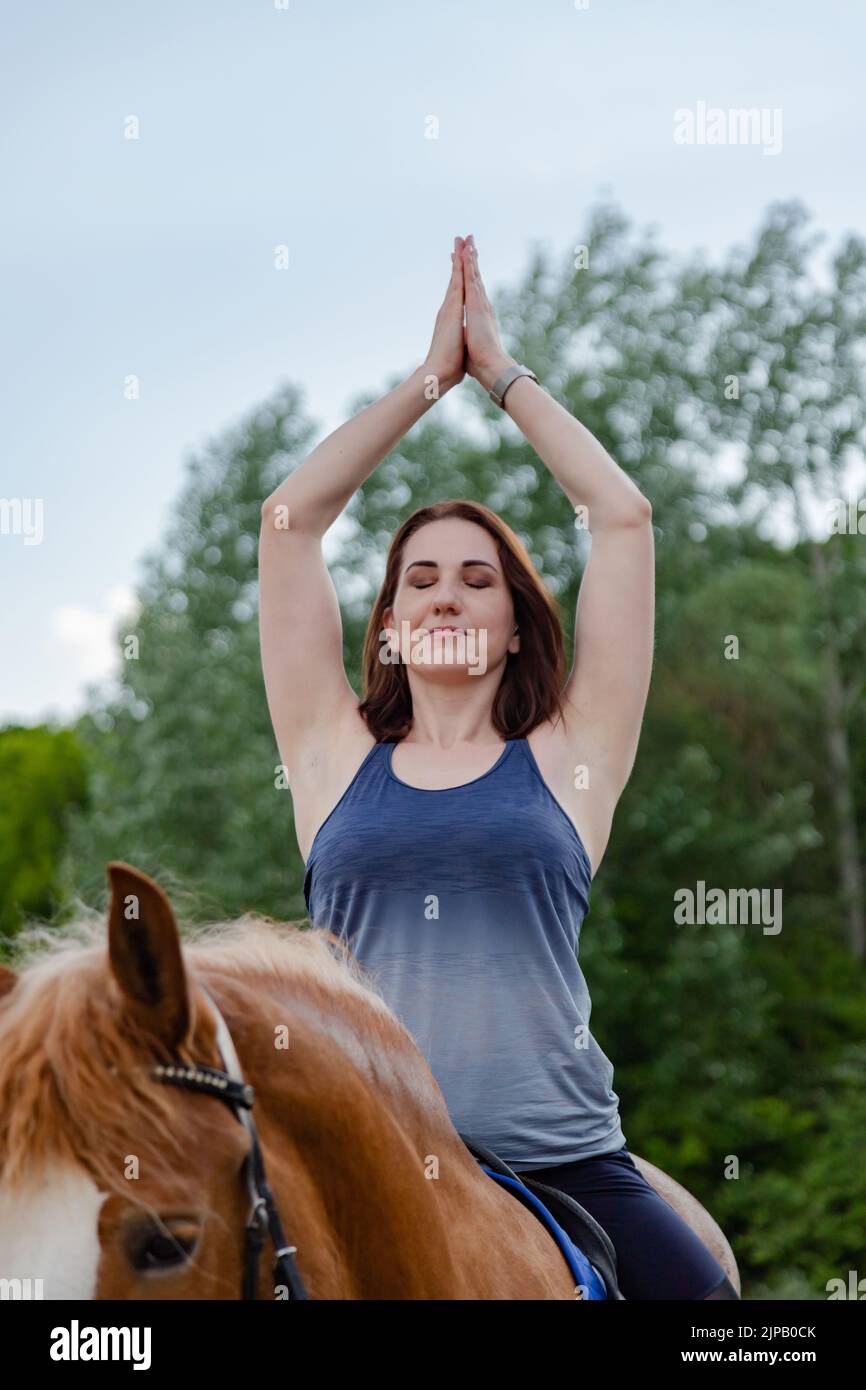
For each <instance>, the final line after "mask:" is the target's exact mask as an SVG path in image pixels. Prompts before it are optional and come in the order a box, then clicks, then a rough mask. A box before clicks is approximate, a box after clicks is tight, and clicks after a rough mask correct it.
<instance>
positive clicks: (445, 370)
mask: <svg viewBox="0 0 866 1390" xmlns="http://www.w3.org/2000/svg"><path fill="white" fill-rule="evenodd" d="M464 318H465V322H464ZM513 363H514V358H513V357H510V356H509V355H508V353H507V352H506V351H505V349H504V348H503V346H502V341H501V339H500V337H499V328H498V326H497V323H496V314H495V312H494V309H493V305H492V304H491V303H490V300H489V299H488V297H487V291H486V289H485V288H484V281H483V280H482V278H481V271H480V270H479V268H478V252H477V250H476V249H475V240H474V237H472V236H471V235H470V236H468V237H465V238H464V237H455V238H454V250H453V251H452V253H451V280H450V281H449V284H448V289H447V290H446V292H445V298H444V300H443V302H442V307H441V308H440V310H439V313H438V314H437V315H436V325H435V328H434V330H433V341H432V343H431V344H430V350H429V352H428V354H427V358H426V361H425V364H424V367H425V371H426V372H427V373H429V374H431V375H434V376H436V377H437V379H438V381H439V383H440V389H442V390H449V389H450V388H451V387H452V386H456V385H457V384H458V383H459V382H461V381H462V380H463V377H464V375H466V374H467V373H468V375H469V376H471V377H473V378H474V379H475V381H477V382H479V383H480V385H481V386H483V387H484V389H485V391H489V390H490V388H491V386H492V385H493V383H494V381H495V380H496V378H497V377H498V376H499V374H500V372H503V371H504V370H505V368H506V367H508V366H511V365H512V364H513Z"/></svg>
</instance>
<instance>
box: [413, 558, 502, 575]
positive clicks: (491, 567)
mask: <svg viewBox="0 0 866 1390" xmlns="http://www.w3.org/2000/svg"><path fill="white" fill-rule="evenodd" d="M416 565H424V566H426V567H427V568H428V569H438V568H439V562H438V560H413V561H412V563H411V565H407V566H406V569H405V571H404V573H406V574H408V573H409V571H410V570H411V569H414V568H415V566H416ZM467 565H484V566H485V568H487V569H489V570H493V571H494V573H495V571H496V566H495V565H491V564H490V563H489V561H487V560H464V561H463V562H462V567H463V568H464V569H465V568H466V566H467Z"/></svg>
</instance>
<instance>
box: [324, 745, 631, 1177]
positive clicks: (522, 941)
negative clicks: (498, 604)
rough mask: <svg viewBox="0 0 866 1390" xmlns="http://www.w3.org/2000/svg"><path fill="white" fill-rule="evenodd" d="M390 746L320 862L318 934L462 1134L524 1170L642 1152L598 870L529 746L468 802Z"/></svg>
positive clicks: (377, 752)
mask: <svg viewBox="0 0 866 1390" xmlns="http://www.w3.org/2000/svg"><path fill="white" fill-rule="evenodd" d="M395 746H396V745H395V744H393V743H376V744H374V745H373V747H372V748H371V749H370V751H369V753H368V754H367V756H366V758H365V759H364V761H363V762H362V764H361V766H360V767H359V769H358V771H357V772H356V773H355V776H354V777H353V779H352V781H351V783H350V784H349V786H348V787H347V789H346V791H345V792H344V793H343V795H342V797H341V798H340V800H339V801H338V802H337V805H336V806H335V807H334V809H333V811H332V812H331V813H330V815H329V816H328V818H327V819H326V820H325V821H324V822H323V824H322V825H321V826H320V828H319V830H318V832H317V834H316V837H315V839H314V840H313V844H312V847H311V849H310V856H309V859H308V860H307V866H306V873H305V876H304V898H305V900H306V904H307V910H308V912H309V915H310V921H311V923H312V924H313V926H316V927H328V928H329V929H330V930H331V931H332V932H334V933H335V934H336V935H337V936H340V937H342V938H343V940H345V941H346V942H347V944H348V945H349V947H350V949H351V951H352V952H353V954H354V955H355V956H356V957H357V959H358V960H360V961H361V963H362V964H363V965H364V966H366V968H367V969H368V970H369V971H370V972H371V973H372V974H373V976H374V978H375V981H376V984H377V986H378V988H379V990H380V991H381V993H382V995H383V996H384V998H385V1000H386V1002H387V1003H388V1004H389V1005H390V1007H391V1009H392V1010H393V1011H394V1012H395V1013H396V1014H397V1016H398V1018H399V1019H400V1021H401V1022H402V1023H403V1024H404V1026H405V1027H406V1028H407V1029H408V1030H409V1032H410V1033H411V1034H412V1036H413V1037H414V1039H415V1041H416V1043H417V1044H418V1046H419V1048H420V1049H421V1052H422V1053H423V1054H424V1057H425V1058H426V1060H427V1063H428V1065H429V1067H430V1070H431V1071H432V1073H433V1075H434V1076H435V1078H436V1080H437V1082H438V1083H439V1087H440V1089H441V1091H442V1094H443V1096H444V1098H445V1103H446V1105H447V1106H448V1110H449V1113H450V1115H451V1119H452V1122H453V1124H454V1126H455V1128H456V1129H458V1130H459V1131H460V1132H461V1133H463V1134H466V1135H467V1136H468V1137H469V1138H472V1139H477V1140H480V1142H481V1143H482V1144H486V1145H488V1146H489V1147H490V1148H491V1149H493V1150H494V1151H495V1152H496V1153H497V1154H499V1156H500V1158H503V1159H504V1160H505V1162H506V1163H508V1164H510V1165H511V1166H512V1167H513V1168H515V1169H530V1168H547V1167H550V1166H552V1165H554V1164H560V1163H568V1162H570V1161H571V1160H573V1159H578V1158H591V1157H593V1156H594V1155H597V1154H606V1153H613V1152H615V1151H616V1150H617V1149H620V1148H622V1146H623V1144H625V1142H626V1140H625V1135H624V1134H623V1131H622V1128H621V1126H620V1119H619V1097H618V1096H617V1095H616V1092H615V1091H613V1090H612V1089H611V1083H612V1081H613V1066H612V1064H611V1063H610V1062H609V1061H608V1059H607V1057H606V1056H605V1054H604V1052H602V1050H601V1048H600V1047H599V1045H598V1044H597V1042H596V1041H595V1039H594V1038H593V1037H592V1035H591V1034H590V1032H589V1015H590V1009H591V1003H590V998H589V991H588V989H587V987H586V981H585V980H584V977H583V972H582V970H581V968H580V964H579V962H578V950H579V937H580V928H581V924H582V922H583V919H584V917H585V916H586V913H587V911H588V909H589V898H590V891H591V887H592V875H591V866H590V862H589V858H588V855H587V853H586V849H585V848H584V845H583V842H582V840H581V838H580V836H579V835H578V832H577V830H576V828H575V826H574V825H573V823H572V821H571V819H570V818H569V817H568V816H567V815H566V813H565V811H564V809H563V807H562V806H561V805H560V804H559V802H558V801H557V800H556V798H555V797H554V795H553V793H552V792H551V791H550V789H549V787H548V786H547V783H546V782H545V780H544V778H543V776H542V774H541V770H540V768H539V766H538V763H537V762H536V759H535V756H534V754H533V752H532V749H531V748H530V746H529V743H528V742H527V740H526V739H525V738H518V739H510V740H509V741H508V742H506V744H505V747H504V748H503V750H502V753H501V755H500V757H499V759H498V760H497V762H496V763H495V764H494V766H493V767H492V768H491V769H490V770H489V772H486V773H484V775H483V776H481V777H477V778H475V780H474V781H472V782H466V783H464V784H463V785H462V786H459V787H448V788H444V789H426V788H420V787H411V786H409V785H408V784H407V783H406V782H402V781H400V779H399V778H398V777H397V776H396V775H395V774H394V772H393V771H392V768H391V759H392V756H393V752H394V748H395Z"/></svg>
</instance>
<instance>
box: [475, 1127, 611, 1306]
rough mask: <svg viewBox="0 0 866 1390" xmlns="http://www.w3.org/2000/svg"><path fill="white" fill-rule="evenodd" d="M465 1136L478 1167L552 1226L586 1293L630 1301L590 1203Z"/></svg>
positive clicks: (587, 1295)
mask: <svg viewBox="0 0 866 1390" xmlns="http://www.w3.org/2000/svg"><path fill="white" fill-rule="evenodd" d="M458 1133H459V1130H458ZM460 1138H461V1139H462V1140H463V1143H464V1144H465V1145H466V1148H467V1149H468V1150H469V1152H470V1153H471V1155H472V1157H473V1158H474V1159H475V1161H476V1163H477V1164H478V1166H479V1167H480V1168H482V1169H483V1170H484V1171H485V1172H486V1173H487V1174H488V1175H489V1176H490V1177H491V1178H493V1179H494V1180H495V1181H496V1182H498V1183H499V1184H500V1185H501V1186H502V1187H505V1188H507V1189H508V1191H509V1192H511V1193H512V1195H513V1196H514V1197H516V1198H517V1200H518V1201H519V1202H520V1203H521V1204H522V1205H523V1206H525V1207H526V1208H527V1209H528V1210H529V1211H531V1212H532V1213H533V1215H535V1216H537V1217H538V1219H539V1221H541V1222H542V1223H543V1224H544V1225H546V1226H547V1228H548V1230H549V1231H550V1232H551V1234H552V1235H553V1237H554V1239H555V1240H556V1242H557V1244H558V1245H559V1248H560V1250H561V1251H562V1253H563V1255H564V1257H565V1259H566V1261H567V1263H568V1266H569V1269H570V1270H571V1272H572V1274H574V1275H575V1278H576V1280H577V1283H578V1284H580V1285H582V1286H583V1287H584V1288H585V1289H586V1294H585V1297H587V1298H589V1299H605V1298H609V1299H615V1300H621V1301H623V1302H624V1301H625V1298H624V1295H623V1294H622V1293H621V1292H620V1288H619V1284H618V1283H617V1277H616V1251H615V1250H614V1247H613V1241H612V1240H611V1238H610V1236H609V1235H608V1233H607V1231H606V1230H605V1229H604V1227H603V1226H601V1225H600V1224H599V1222H598V1221H596V1219H595V1217H594V1216H591V1215H590V1213H589V1212H588V1211H587V1210H586V1209H585V1207H582V1206H581V1205H580V1203H579V1202H576V1201H575V1200H574V1198H573V1197H569V1195H568V1193H567V1192H559V1191H557V1189H556V1188H555V1187H548V1186H547V1185H546V1184H545V1183H542V1182H538V1181H537V1180H536V1179H534V1178H531V1177H530V1176H529V1175H528V1174H526V1175H524V1176H523V1177H521V1175H520V1174H519V1173H515V1172H513V1170H512V1169H511V1168H509V1166H508V1164H507V1163H505V1162H504V1160H503V1159H501V1158H500V1157H499V1155H498V1154H495V1153H494V1152H493V1150H492V1149H488V1148H487V1147H486V1146H485V1145H484V1144H479V1143H478V1142H477V1140H475V1139H470V1138H469V1137H468V1135H466V1134H460Z"/></svg>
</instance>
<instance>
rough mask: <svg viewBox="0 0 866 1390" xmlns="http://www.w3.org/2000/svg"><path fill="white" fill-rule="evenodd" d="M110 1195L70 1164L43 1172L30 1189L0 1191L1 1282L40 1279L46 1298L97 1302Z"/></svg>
mask: <svg viewBox="0 0 866 1390" xmlns="http://www.w3.org/2000/svg"><path fill="white" fill-rule="evenodd" d="M107 1196H108V1193H107V1192H100V1191H99V1189H98V1187H97V1186H96V1183H95V1182H94V1181H93V1179H92V1178H91V1177H90V1176H89V1174H87V1173H86V1172H85V1171H84V1169H83V1168H79V1167H77V1165H73V1164H69V1163H55V1164H52V1165H51V1166H50V1167H48V1168H44V1169H42V1170H41V1171H40V1172H39V1174H38V1175H36V1174H34V1175H33V1176H32V1177H31V1178H30V1181H29V1184H28V1185H27V1186H26V1187H16V1188H15V1190H14V1191H12V1190H10V1189H9V1188H8V1187H3V1186H0V1279H21V1280H24V1279H30V1280H36V1279H41V1280H42V1281H43V1282H42V1289H43V1297H45V1298H52V1299H56V1298H93V1295H94V1292H95V1290H96V1275H97V1270H98V1268H99V1257H100V1246H99V1234H98V1224H97V1223H98V1220H99V1209H100V1207H101V1206H102V1203H103V1202H104V1201H105V1199H106V1197H107ZM31 1287H36V1286H35V1284H34V1285H31Z"/></svg>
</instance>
